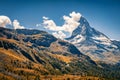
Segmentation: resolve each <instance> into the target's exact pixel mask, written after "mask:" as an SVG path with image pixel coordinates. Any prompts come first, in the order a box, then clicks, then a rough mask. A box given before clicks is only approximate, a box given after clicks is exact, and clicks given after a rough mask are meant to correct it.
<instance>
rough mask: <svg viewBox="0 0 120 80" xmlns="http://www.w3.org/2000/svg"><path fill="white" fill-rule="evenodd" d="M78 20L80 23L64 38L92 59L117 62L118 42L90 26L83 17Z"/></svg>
mask: <svg viewBox="0 0 120 80" xmlns="http://www.w3.org/2000/svg"><path fill="white" fill-rule="evenodd" d="M79 22H80V25H79V26H78V27H77V28H76V29H75V30H74V31H73V32H72V35H71V37H69V38H67V39H66V40H68V41H69V42H70V43H72V44H74V45H75V46H76V47H77V48H78V49H79V50H80V51H81V52H82V53H84V54H85V55H88V56H89V57H91V59H93V60H94V61H97V62H99V61H100V62H105V63H110V64H116V63H119V61H120V44H119V43H120V42H119V41H112V40H110V39H109V38H108V37H107V36H106V35H105V34H103V33H101V32H99V31H97V30H96V29H94V28H92V27H91V26H90V25H89V23H88V21H87V20H86V19H85V18H84V17H81V18H80V21H79Z"/></svg>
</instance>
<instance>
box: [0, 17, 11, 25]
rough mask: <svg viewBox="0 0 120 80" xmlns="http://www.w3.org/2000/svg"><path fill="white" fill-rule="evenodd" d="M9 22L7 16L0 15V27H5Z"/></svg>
mask: <svg viewBox="0 0 120 80" xmlns="http://www.w3.org/2000/svg"><path fill="white" fill-rule="evenodd" d="M8 24H11V20H10V18H9V17H7V16H0V27H6V25H8Z"/></svg>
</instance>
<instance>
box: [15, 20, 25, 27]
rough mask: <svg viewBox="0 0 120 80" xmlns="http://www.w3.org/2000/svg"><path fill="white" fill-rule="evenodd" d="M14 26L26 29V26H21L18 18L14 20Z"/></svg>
mask: <svg viewBox="0 0 120 80" xmlns="http://www.w3.org/2000/svg"><path fill="white" fill-rule="evenodd" d="M13 27H14V29H24V28H25V27H24V26H21V25H20V23H19V22H18V20H14V21H13Z"/></svg>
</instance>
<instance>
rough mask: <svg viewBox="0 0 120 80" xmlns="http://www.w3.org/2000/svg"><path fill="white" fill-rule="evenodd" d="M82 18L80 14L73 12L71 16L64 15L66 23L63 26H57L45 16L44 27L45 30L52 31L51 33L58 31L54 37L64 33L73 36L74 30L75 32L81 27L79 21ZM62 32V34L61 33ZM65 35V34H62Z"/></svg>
mask: <svg viewBox="0 0 120 80" xmlns="http://www.w3.org/2000/svg"><path fill="white" fill-rule="evenodd" d="M80 18H81V14H80V13H76V12H74V11H73V12H72V13H70V14H69V16H66V15H64V16H63V20H64V21H65V22H64V24H63V25H62V26H57V25H56V23H55V22H54V21H53V20H51V19H49V18H48V17H45V16H43V23H42V24H43V26H44V28H46V29H48V30H51V31H58V32H56V33H54V35H59V36H60V33H61V32H62V31H64V32H69V33H70V35H71V34H72V32H73V30H75V29H76V28H77V27H78V26H79V25H80V23H79V20H80ZM59 31H61V32H59ZM62 33H63V32H62Z"/></svg>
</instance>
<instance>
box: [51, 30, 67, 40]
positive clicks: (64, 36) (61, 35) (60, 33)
mask: <svg viewBox="0 0 120 80" xmlns="http://www.w3.org/2000/svg"><path fill="white" fill-rule="evenodd" d="M52 35H54V36H55V37H56V38H60V39H64V38H66V34H64V33H63V32H62V31H57V32H54V33H52Z"/></svg>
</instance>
